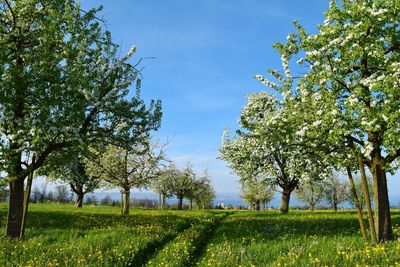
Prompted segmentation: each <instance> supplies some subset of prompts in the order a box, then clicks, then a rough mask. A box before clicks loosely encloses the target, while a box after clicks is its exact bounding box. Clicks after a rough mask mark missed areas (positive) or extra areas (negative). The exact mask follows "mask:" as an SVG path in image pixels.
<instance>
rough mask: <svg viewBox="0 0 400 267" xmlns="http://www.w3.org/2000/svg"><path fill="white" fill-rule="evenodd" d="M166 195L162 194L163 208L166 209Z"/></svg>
mask: <svg viewBox="0 0 400 267" xmlns="http://www.w3.org/2000/svg"><path fill="white" fill-rule="evenodd" d="M166 204H167V203H166V197H165V195H162V209H163V210H164V209H165V208H166Z"/></svg>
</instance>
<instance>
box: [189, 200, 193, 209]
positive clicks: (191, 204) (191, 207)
mask: <svg viewBox="0 0 400 267" xmlns="http://www.w3.org/2000/svg"><path fill="white" fill-rule="evenodd" d="M192 209H193V199H190V210H192Z"/></svg>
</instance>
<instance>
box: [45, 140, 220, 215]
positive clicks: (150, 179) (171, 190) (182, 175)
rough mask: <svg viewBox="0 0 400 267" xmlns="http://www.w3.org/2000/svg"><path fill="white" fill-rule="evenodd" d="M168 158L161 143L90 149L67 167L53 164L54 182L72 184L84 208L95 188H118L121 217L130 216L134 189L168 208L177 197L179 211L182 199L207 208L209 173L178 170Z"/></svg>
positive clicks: (77, 198)
mask: <svg viewBox="0 0 400 267" xmlns="http://www.w3.org/2000/svg"><path fill="white" fill-rule="evenodd" d="M169 162H170V161H169V160H168V159H167V158H166V154H165V146H164V145H161V144H160V143H159V142H150V141H149V140H148V142H145V143H142V144H141V146H139V145H137V146H135V147H134V148H130V149H126V148H121V147H117V146H115V145H108V146H105V147H97V148H94V147H91V148H90V149H88V151H86V153H85V154H84V153H81V154H80V155H74V156H73V157H71V159H69V160H68V163H67V164H65V165H55V164H52V165H50V166H51V167H52V169H51V170H45V169H42V172H43V171H45V172H46V173H49V177H50V179H52V180H61V181H62V182H64V183H67V184H69V186H70V189H71V191H72V192H73V193H75V195H76V207H78V208H80V207H82V204H83V201H84V196H85V194H87V193H91V192H93V191H94V190H95V189H97V188H100V187H103V188H119V189H120V192H121V203H122V209H121V212H122V214H129V205H130V202H131V201H130V192H131V190H132V189H134V188H135V189H153V190H154V191H155V192H157V193H158V194H159V195H160V205H161V206H160V207H161V208H162V209H163V208H165V202H166V198H169V197H172V196H176V198H177V199H178V201H179V202H178V209H182V203H183V199H189V200H190V208H192V206H193V205H192V204H193V201H194V202H195V203H196V204H197V206H198V207H199V206H201V207H203V208H204V207H205V206H206V205H208V204H209V203H210V202H211V201H212V199H213V198H214V197H215V193H214V190H213V188H212V185H211V181H210V177H209V175H208V172H207V170H206V171H204V176H201V177H198V176H197V175H196V173H195V171H194V170H193V167H192V166H191V165H190V164H187V166H186V167H185V168H183V169H178V168H177V167H176V166H175V165H174V164H170V163H169Z"/></svg>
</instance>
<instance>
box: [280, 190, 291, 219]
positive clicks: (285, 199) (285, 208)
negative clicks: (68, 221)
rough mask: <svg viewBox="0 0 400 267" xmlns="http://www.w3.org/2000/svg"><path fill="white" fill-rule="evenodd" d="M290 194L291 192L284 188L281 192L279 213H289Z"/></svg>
mask: <svg viewBox="0 0 400 267" xmlns="http://www.w3.org/2000/svg"><path fill="white" fill-rule="evenodd" d="M291 193H292V191H291V190H289V189H287V188H285V189H283V191H282V201H281V207H280V209H279V210H280V212H281V213H285V214H286V213H288V212H289V202H290V194H291Z"/></svg>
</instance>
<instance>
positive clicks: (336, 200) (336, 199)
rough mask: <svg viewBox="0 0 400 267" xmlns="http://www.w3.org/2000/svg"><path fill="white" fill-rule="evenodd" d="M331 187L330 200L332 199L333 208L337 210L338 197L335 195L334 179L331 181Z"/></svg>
mask: <svg viewBox="0 0 400 267" xmlns="http://www.w3.org/2000/svg"><path fill="white" fill-rule="evenodd" d="M332 185H333V188H332V200H333V210H334V211H335V212H337V206H338V204H337V203H338V197H337V186H338V185H337V184H336V181H335V180H334V181H333V183H332Z"/></svg>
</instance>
